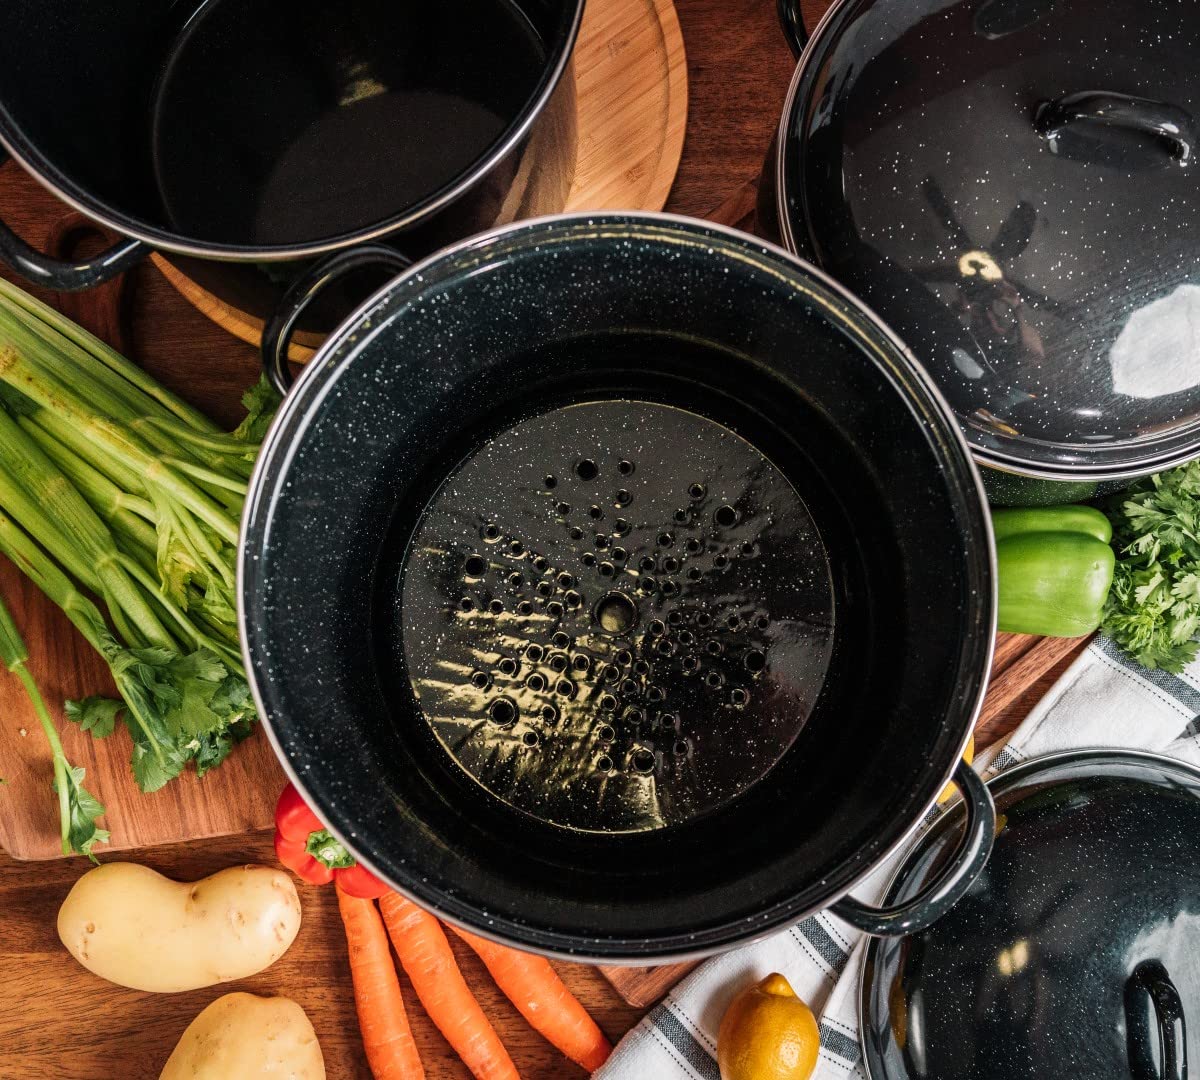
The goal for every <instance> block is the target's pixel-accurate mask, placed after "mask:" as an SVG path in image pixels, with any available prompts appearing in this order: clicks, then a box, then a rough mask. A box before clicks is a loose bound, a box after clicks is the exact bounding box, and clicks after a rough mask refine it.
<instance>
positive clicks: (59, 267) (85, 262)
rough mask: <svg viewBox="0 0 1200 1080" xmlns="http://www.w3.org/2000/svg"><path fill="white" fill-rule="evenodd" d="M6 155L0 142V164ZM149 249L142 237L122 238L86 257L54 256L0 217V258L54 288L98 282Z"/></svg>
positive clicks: (36, 281) (136, 260)
mask: <svg viewBox="0 0 1200 1080" xmlns="http://www.w3.org/2000/svg"><path fill="white" fill-rule="evenodd" d="M7 158H8V151H6V150H5V149H4V147H2V146H0V165H3V164H4V162H5V161H6V160H7ZM149 253H150V248H149V247H148V246H147V245H145V244H143V243H142V241H140V240H132V239H129V238H126V239H123V240H118V241H117V242H116V243H115V244H113V245H112V247H110V248H108V249H107V250H106V251H102V252H100V253H99V254H98V255H93V256H92V257H91V258H90V259H81V260H79V261H73V260H68V259H56V258H54V257H53V256H51V255H43V254H42V253H41V252H40V251H38V250H37V249H36V248H32V247H30V246H29V245H28V244H27V243H25V241H24V240H22V239H21V238H20V237H19V236H18V235H17V234H16V233H15V232H13V231H12V229H10V228H9V227H8V226H7V225H6V224H5V223H4V222H3V221H0V259H3V260H4V262H6V263H8V265H9V266H11V267H12V268H13V269H14V270H15V271H16V272H17V273H18V274H20V275H21V276H22V277H24V278H25V279H26V280H28V281H32V282H33V283H34V284H35V285H41V286H43V287H44V288H47V289H53V290H54V291H55V292H80V291H81V290H83V289H90V288H91V287H92V286H93V285H100V284H102V283H103V282H105V281H109V280H110V279H112V278H115V277H117V276H118V275H120V274H123V273H125V271H126V270H128V269H129V268H130V267H131V266H133V265H134V264H135V263H139V262H141V261H142V259H144V258H145V257H146V256H147V255H148V254H149Z"/></svg>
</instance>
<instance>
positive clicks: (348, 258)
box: [262, 244, 412, 394]
mask: <svg viewBox="0 0 1200 1080" xmlns="http://www.w3.org/2000/svg"><path fill="white" fill-rule="evenodd" d="M368 266H387V267H391V268H392V269H394V270H395V271H396V272H397V273H400V272H401V271H404V270H407V269H408V268H409V267H410V266H412V259H410V258H409V257H408V256H407V255H404V254H402V253H401V252H399V251H397V250H396V249H395V248H392V247H388V246H387V245H386V244H360V245H359V246H358V247H353V248H347V249H346V250H345V251H336V252H334V253H333V254H332V255H330V256H329V257H328V258H326V259H322V260H321V261H320V262H319V263H317V264H316V265H314V266H313V267H312V268H311V269H309V270H308V272H307V273H304V274H301V275H300V277H298V278H297V279H296V280H295V281H293V282H292V284H291V285H290V286H289V287H288V291H287V292H286V293H284V295H283V299H282V300H280V301H279V307H277V308H276V309H275V313H274V314H273V315H272V316H271V318H270V319H268V320H267V324H266V326H264V327H263V335H262V362H263V372H264V373H265V374H266V376H267V380H268V381H269V382H270V384H271V385H272V386H273V387H275V389H276V390H278V391H279V393H280V394H286V393H287V392H288V391H289V390H290V389H291V388H292V383H294V382H295V381H296V380H295V377H294V376H293V375H292V370H291V368H290V367H288V345H289V344H290V343H291V340H292V333H293V332H294V331H295V329H296V323H297V322H299V320H300V316H301V315H302V314H304V311H305V309H306V308H307V307H308V305H309V304H311V303H312V302H313V301H314V300H315V299H316V298H317V297H318V296H319V295H320V294H321V292H323V291H324V289H325V288H326V286H328V285H330V284H332V283H333V282H334V281H336V280H337V279H338V278H341V277H344V276H345V275H346V274H349V273H350V272H352V271H354V270H361V269H363V268H365V267H368Z"/></svg>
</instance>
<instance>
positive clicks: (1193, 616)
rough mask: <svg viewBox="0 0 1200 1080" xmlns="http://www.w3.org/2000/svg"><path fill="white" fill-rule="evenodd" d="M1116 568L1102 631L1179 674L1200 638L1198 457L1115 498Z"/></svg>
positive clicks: (1148, 662) (1199, 647) (1138, 656)
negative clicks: (1197, 636) (1197, 639)
mask: <svg viewBox="0 0 1200 1080" xmlns="http://www.w3.org/2000/svg"><path fill="white" fill-rule="evenodd" d="M1108 516H1109V518H1110V519H1111V520H1112V523H1113V544H1114V546H1115V547H1116V549H1117V568H1116V574H1115V576H1114V578H1113V586H1112V590H1111V592H1110V593H1109V597H1108V604H1107V606H1106V607H1105V612H1104V622H1103V629H1104V632H1105V633H1107V634H1108V635H1109V636H1110V637H1112V638H1113V639H1114V640H1115V641H1116V642H1117V644H1118V645H1120V646H1121V648H1122V649H1124V650H1125V651H1126V652H1127V653H1129V654H1130V655H1131V656H1132V657H1133V658H1134V659H1135V660H1136V661H1137V662H1138V663H1139V664H1141V665H1142V666H1143V667H1147V668H1152V669H1153V668H1160V669H1162V670H1163V671H1170V672H1175V673H1178V672H1180V671H1182V670H1183V668H1184V667H1185V666H1186V665H1187V664H1189V663H1191V661H1193V660H1194V659H1195V658H1196V655H1197V652H1198V651H1200V643H1198V642H1197V641H1196V640H1195V638H1196V635H1197V632H1200V462H1191V463H1190V464H1187V465H1182V466H1180V467H1179V468H1177V469H1171V470H1169V471H1167V472H1163V473H1158V474H1157V475H1155V476H1153V477H1150V478H1149V479H1148V480H1143V481H1140V482H1139V483H1138V484H1137V485H1135V486H1134V488H1133V489H1131V490H1130V491H1128V492H1125V493H1124V494H1122V495H1120V496H1118V497H1116V498H1114V499H1113V500H1112V502H1111V504H1110V506H1109V507H1108Z"/></svg>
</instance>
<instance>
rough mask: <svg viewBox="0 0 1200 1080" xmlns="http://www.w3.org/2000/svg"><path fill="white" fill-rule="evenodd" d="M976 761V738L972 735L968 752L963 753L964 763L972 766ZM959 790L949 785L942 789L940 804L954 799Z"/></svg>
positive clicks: (939, 797) (968, 743)
mask: <svg viewBox="0 0 1200 1080" xmlns="http://www.w3.org/2000/svg"><path fill="white" fill-rule="evenodd" d="M974 760H975V736H974V735H972V736H971V737H970V738H969V739H968V740H967V748H966V750H965V751H963V761H965V762H966V763H967V764H968V765H970V764H971V762H973V761H974ZM957 790H958V788H956V787H955V786H954V785H953V784H947V785H946V786H945V787H944V788H942V793H941V794H940V795H939V796H938V802H940V803H944V802H946V801H947V800H948V799H952V798H953V797H954V793H955V792H956V791H957Z"/></svg>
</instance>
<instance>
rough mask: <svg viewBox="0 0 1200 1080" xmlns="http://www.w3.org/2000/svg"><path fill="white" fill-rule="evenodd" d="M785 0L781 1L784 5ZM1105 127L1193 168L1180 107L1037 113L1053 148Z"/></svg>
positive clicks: (1096, 104) (1125, 105)
mask: <svg viewBox="0 0 1200 1080" xmlns="http://www.w3.org/2000/svg"><path fill="white" fill-rule="evenodd" d="M784 2H785V0H780V3H781V4H782V3H784ZM1087 123H1093V124H1106V125H1108V126H1110V127H1116V128H1125V129H1126V130H1129V131H1140V132H1143V133H1144V134H1146V135H1153V136H1155V137H1156V138H1157V139H1158V140H1159V141H1160V142H1161V143H1162V145H1163V147H1164V148H1165V149H1166V151H1167V152H1168V153H1169V154H1170V155H1171V157H1172V158H1174V160H1175V161H1176V162H1177V163H1178V164H1179V165H1183V166H1187V165H1190V164H1191V163H1192V159H1193V158H1194V157H1195V156H1196V146H1197V143H1198V142H1200V130H1198V129H1197V127H1196V122H1195V120H1194V119H1193V118H1192V115H1191V113H1189V112H1188V111H1187V110H1186V109H1181V108H1180V107H1179V106H1178V105H1169V104H1167V103H1166V102H1164V101H1151V100H1150V99H1149V98H1141V97H1133V96H1131V95H1129V94H1113V93H1108V92H1106V91H1102V90H1085V91H1083V92H1081V93H1078V94H1067V95H1066V97H1061V98H1058V99H1057V100H1056V101H1043V102H1042V103H1041V104H1040V105H1039V106H1038V107H1037V111H1036V112H1035V114H1034V118H1033V124H1034V127H1035V128H1036V129H1037V131H1038V134H1039V135H1041V136H1043V137H1044V138H1045V139H1046V140H1047V141H1048V142H1049V143H1050V144H1051V145H1052V146H1053V145H1054V144H1055V143H1056V141H1057V140H1058V139H1059V138H1060V137H1061V136H1062V134H1063V133H1064V132H1065V131H1066V130H1067V129H1068V128H1070V127H1073V126H1076V125H1079V124H1087Z"/></svg>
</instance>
